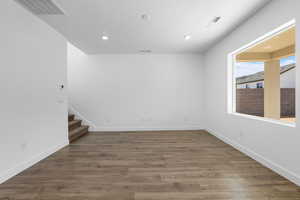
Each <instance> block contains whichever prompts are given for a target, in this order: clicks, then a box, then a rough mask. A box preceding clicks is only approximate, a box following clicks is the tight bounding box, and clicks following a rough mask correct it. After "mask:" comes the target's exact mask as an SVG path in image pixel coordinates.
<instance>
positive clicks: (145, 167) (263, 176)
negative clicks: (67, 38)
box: [0, 131, 300, 200]
mask: <svg viewBox="0 0 300 200" xmlns="http://www.w3.org/2000/svg"><path fill="white" fill-rule="evenodd" d="M10 199H14V200H15V199H18V200H19V199H20V200H28V199H39V200H71V199H72V200H102V199H103V200H202V199H206V200H229V199H230V200H253V199H255V200H256V199H257V200H297V199H300V187H298V186H296V185H294V184H292V183H291V182H289V181H288V180H286V179H284V178H283V177H281V176H279V175H277V174H275V173H274V172H272V171H271V170H269V169H267V168H265V167H263V166H262V165H260V164H259V163H257V162H256V161H254V160H252V159H250V158H249V157H247V156H245V155H244V154H242V153H240V152H239V151H237V150H235V149H234V148H232V147H230V146H229V145H227V144H225V143H223V142H222V141H220V140H218V139H217V138H215V137H213V136H212V135H210V134H208V133H207V132H205V131H160V132H124V133H97V134H96V133H91V134H89V135H87V136H84V137H82V138H81V139H79V140H78V141H76V142H75V143H73V144H71V145H70V146H68V147H66V148H64V149H62V150H61V151H59V152H57V153H55V154H54V155H52V156H50V157H49V158H47V159H45V160H43V161H41V162H39V163H38V164H36V165H35V166H33V167H31V168H30V169H28V170H26V171H24V172H23V173H21V174H19V175H18V176H16V177H14V178H12V179H10V180H9V181H7V182H6V183H4V184H2V185H0V200H10Z"/></svg>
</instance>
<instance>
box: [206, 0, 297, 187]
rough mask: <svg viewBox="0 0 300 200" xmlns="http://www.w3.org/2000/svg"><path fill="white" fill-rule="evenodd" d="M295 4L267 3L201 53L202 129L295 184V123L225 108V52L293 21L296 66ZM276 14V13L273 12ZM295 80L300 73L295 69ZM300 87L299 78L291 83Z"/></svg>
mask: <svg viewBox="0 0 300 200" xmlns="http://www.w3.org/2000/svg"><path fill="white" fill-rule="evenodd" d="M299 7H300V1H295V0H273V1H270V3H269V4H268V5H266V6H265V7H264V8H263V9H261V10H260V11H258V12H256V14H255V15H254V16H253V17H251V18H250V19H248V20H247V21H245V23H243V24H242V25H240V26H239V27H238V28H237V29H235V30H234V31H233V32H231V33H230V34H229V35H228V36H227V37H224V39H223V40H222V41H220V42H218V43H217V44H216V45H215V46H213V47H212V48H210V49H209V50H208V51H207V52H206V53H205V57H204V58H205V64H204V66H205V71H204V77H205V84H206V85H207V87H205V95H204V97H205V102H204V109H205V110H204V112H205V116H206V122H205V125H206V128H207V130H209V131H210V132H211V133H213V134H215V135H216V136H217V137H219V138H221V139H223V140H224V141H226V142H227V143H229V144H231V145H233V146H235V147H236V148H238V149H240V150H241V151H243V152H245V153H247V154H248V155H249V156H251V157H252V158H254V159H256V160H258V161H259V162H261V163H263V164H264V165H266V166H268V167H270V168H272V169H273V170H275V171H276V172H278V173H280V174H281V175H283V176H285V177H287V178H289V179H290V180H292V181H294V182H295V183H297V184H298V185H300V167H299V166H300V156H298V155H300V148H299V141H300V126H299V123H300V119H299V118H298V117H297V118H296V124H297V125H296V126H291V125H286V124H282V123H280V122H277V121H272V120H258V119H256V118H252V117H246V116H241V115H236V114H232V113H231V112H230V111H231V107H230V103H229V100H230V96H229V90H230V89H231V88H232V85H230V84H229V78H228V74H229V72H230V71H228V70H227V69H229V68H227V66H228V54H229V53H231V52H233V51H235V50H236V49H239V48H241V47H242V46H244V45H246V44H249V43H250V42H252V41H254V40H256V39H257V38H259V37H261V36H263V35H265V34H266V33H268V32H270V31H272V30H274V29H276V28H278V27H279V26H281V25H283V24H286V23H287V22H289V21H290V20H292V19H295V20H296V23H297V24H296V29H297V31H296V62H297V63H299V62H300V49H299V45H298V44H300V31H299V28H300V12H299ZM278 13H280V14H278ZM296 74H297V75H296V76H297V77H300V70H296ZM296 85H297V86H300V80H298V78H297V79H296ZM296 90H297V92H296V113H300V90H299V87H296Z"/></svg>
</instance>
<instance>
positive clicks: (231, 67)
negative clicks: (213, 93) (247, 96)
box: [227, 19, 296, 127]
mask: <svg viewBox="0 0 300 200" xmlns="http://www.w3.org/2000/svg"><path fill="white" fill-rule="evenodd" d="M295 26H296V20H295V19H293V20H291V21H289V22H287V23H286V24H283V25H281V26H280V27H278V28H276V29H274V30H273V31H270V32H268V33H267V34H265V35H263V36H261V37H259V38H257V39H256V40H254V41H252V42H250V43H248V44H246V45H244V46H242V47H241V48H239V49H237V50H235V51H233V52H231V53H229V54H228V55H227V101H228V102H227V113H228V114H234V115H237V116H242V117H246V118H250V119H255V120H261V121H265V122H272V123H276V124H279V125H285V126H290V127H296V123H288V122H282V121H280V120H274V119H269V118H264V117H257V116H252V115H247V114H241V113H237V112H236V82H235V81H236V80H235V78H234V74H235V64H236V59H235V57H236V55H237V54H239V53H241V52H243V51H246V50H247V49H249V48H252V47H253V46H255V45H258V44H259V43H262V42H264V41H266V40H268V39H270V38H272V37H274V36H276V35H278V34H280V33H281V32H284V31H286V30H287V29H289V28H291V27H295Z"/></svg>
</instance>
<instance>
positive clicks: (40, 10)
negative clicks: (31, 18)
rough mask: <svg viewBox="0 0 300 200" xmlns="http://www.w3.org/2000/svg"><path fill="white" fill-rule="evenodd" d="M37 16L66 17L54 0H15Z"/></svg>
mask: <svg viewBox="0 0 300 200" xmlns="http://www.w3.org/2000/svg"><path fill="white" fill-rule="evenodd" d="M15 1H16V2H17V3H19V4H21V5H22V6H23V7H24V8H26V9H28V10H29V11H31V12H32V13H33V14H36V15H64V12H63V11H62V10H61V9H60V8H59V7H58V6H57V5H55V3H54V2H53V0H15Z"/></svg>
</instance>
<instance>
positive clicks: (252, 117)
mask: <svg viewBox="0 0 300 200" xmlns="http://www.w3.org/2000/svg"><path fill="white" fill-rule="evenodd" d="M228 114H230V115H235V116H238V117H244V118H248V119H253V120H259V121H263V122H269V123H273V124H278V125H282V126H288V127H293V128H295V127H296V123H293V122H284V121H281V120H275V119H270V118H265V117H258V116H253V115H247V114H241V113H236V112H232V113H228Z"/></svg>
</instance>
